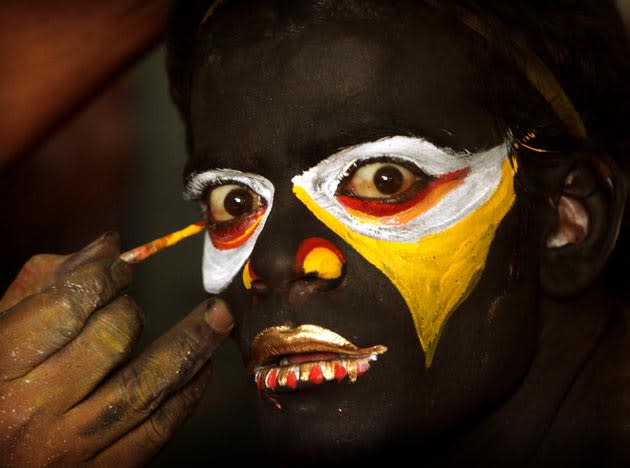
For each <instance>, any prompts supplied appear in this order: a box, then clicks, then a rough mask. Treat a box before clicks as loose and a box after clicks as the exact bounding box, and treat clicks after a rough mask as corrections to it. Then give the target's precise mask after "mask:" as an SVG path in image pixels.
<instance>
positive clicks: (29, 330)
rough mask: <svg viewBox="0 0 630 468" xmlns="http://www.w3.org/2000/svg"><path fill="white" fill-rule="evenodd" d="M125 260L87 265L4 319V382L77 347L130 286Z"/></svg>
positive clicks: (0, 359)
mask: <svg viewBox="0 0 630 468" xmlns="http://www.w3.org/2000/svg"><path fill="white" fill-rule="evenodd" d="M131 279H132V272H131V267H130V265H128V264H127V263H125V262H123V261H122V260H119V259H116V260H113V261H112V260H108V261H100V262H94V263H89V264H85V265H82V266H80V267H78V268H77V269H75V270H73V271H72V272H70V273H69V274H67V275H65V276H62V277H61V278H60V279H59V280H58V281H57V282H55V283H54V284H53V285H52V286H50V287H48V288H47V289H45V290H44V291H43V292H41V293H39V294H34V295H32V296H29V297H27V298H26V299H24V300H22V301H21V302H19V303H18V304H16V305H15V306H13V307H12V308H10V309H8V310H7V311H6V312H4V313H3V314H2V315H1V316H0V333H1V339H0V379H3V380H10V379H13V378H17V377H20V376H21V375H24V374H26V373H27V372H28V371H30V370H31V369H33V368H34V367H35V366H37V365H38V364H39V363H41V362H43V361H44V360H45V359H46V358H48V357H49V356H50V355H52V354H53V353H54V352H56V351H57V350H58V349H60V348H62V347H63V346H65V345H66V344H67V343H69V342H70V341H72V340H73V339H74V338H75V337H76V336H77V335H78V334H79V333H80V332H81V330H82V329H83V326H84V325H85V323H86V321H87V319H88V318H89V317H90V315H91V314H92V312H94V311H95V310H98V309H100V308H101V307H103V306H104V305H106V304H108V303H109V302H111V301H112V299H114V298H115V297H117V296H118V295H119V294H120V293H121V291H122V290H123V289H124V288H125V287H127V286H128V285H129V284H130V283H131Z"/></svg>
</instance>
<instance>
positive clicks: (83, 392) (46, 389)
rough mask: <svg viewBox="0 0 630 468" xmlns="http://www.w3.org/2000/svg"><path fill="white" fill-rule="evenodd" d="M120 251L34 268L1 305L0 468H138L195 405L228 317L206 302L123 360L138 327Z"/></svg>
mask: <svg viewBox="0 0 630 468" xmlns="http://www.w3.org/2000/svg"><path fill="white" fill-rule="evenodd" d="M118 244H119V241H118V236H117V235H116V234H105V235H104V236H102V237H101V238H100V239H98V240H97V241H95V242H93V243H92V244H90V245H89V246H87V247H85V248H84V249H83V250H81V251H80V252H77V253H76V254H73V255H70V256H66V257H63V256H56V255H40V256H36V257H34V258H32V259H31V260H30V261H29V262H27V264H26V265H25V266H24V268H23V269H22V271H21V272H20V274H19V275H18V277H17V279H16V280H15V281H14V282H13V284H12V285H11V286H10V288H9V289H8V290H7V292H6V294H5V295H4V297H3V298H2V299H1V300H0V466H18V467H21V466H29V467H30V466H73V467H74V466H116V467H117V468H119V467H122V466H140V465H143V464H144V463H146V462H147V461H148V460H149V459H150V458H151V457H152V456H153V455H154V454H155V453H156V452H157V451H158V450H159V448H160V447H161V446H162V445H163V444H164V443H165V442H166V441H167V440H168V439H169V438H170V437H171V435H172V434H173V432H174V430H175V429H176V428H177V427H178V426H179V425H180V424H181V423H182V422H183V421H184V419H185V418H186V416H188V415H189V414H190V412H191V411H192V409H193V408H194V406H195V404H196V403H197V402H198V401H199V400H200V399H201V396H202V394H203V391H204V388H205V385H206V383H207V380H208V374H209V370H210V364H209V359H210V356H211V355H212V353H213V351H214V350H215V349H216V348H217V346H218V345H219V344H220V343H221V342H222V341H223V339H224V338H225V337H226V336H227V335H228V334H229V332H230V330H231V328H232V323H233V322H232V317H231V315H230V313H229V312H228V310H227V307H226V306H225V304H224V303H223V302H222V301H221V300H218V299H210V300H208V301H204V302H203V303H202V304H201V305H200V306H198V307H197V308H196V309H195V310H194V311H193V312H192V313H191V314H190V315H188V316H187V317H186V318H184V319H183V320H182V321H181V322H180V323H179V324H177V325H176V326H175V327H174V328H173V329H171V330H170V331H169V332H167V333H166V334H165V335H164V336H162V337H161V338H159V339H158V340H157V341H155V342H154V343H153V344H151V345H150V346H149V347H148V348H147V349H145V350H144V351H142V352H141V353H140V354H139V355H138V356H137V357H135V358H134V359H132V360H129V357H130V354H131V349H132V346H133V345H134V343H135V342H136V341H137V339H138V337H139V335H140V331H141V328H142V321H143V317H142V313H141V311H140V309H139V308H138V307H137V306H136V304H135V303H134V302H133V300H132V299H131V298H130V297H129V296H127V295H126V294H125V290H126V288H127V287H128V286H129V284H130V283H131V281H132V272H131V268H130V266H129V265H128V264H126V263H125V262H122V261H120V260H117V257H118V255H119V253H120V252H119V245H118Z"/></svg>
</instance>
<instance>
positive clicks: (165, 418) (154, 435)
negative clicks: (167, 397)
mask: <svg viewBox="0 0 630 468" xmlns="http://www.w3.org/2000/svg"><path fill="white" fill-rule="evenodd" d="M174 419H175V418H174V417H173V415H172V414H171V411H169V410H168V409H166V408H159V409H158V410H157V411H156V412H155V414H154V415H153V416H151V417H150V418H149V420H148V421H147V424H145V437H146V440H147V441H148V442H149V443H150V444H151V445H162V444H163V443H165V442H166V441H168V440H169V439H170V438H171V437H172V436H173V434H174V432H175V431H174V428H173V423H172V422H173V420H174Z"/></svg>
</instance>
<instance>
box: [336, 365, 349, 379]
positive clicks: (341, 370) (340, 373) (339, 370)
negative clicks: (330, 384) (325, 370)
mask: <svg viewBox="0 0 630 468" xmlns="http://www.w3.org/2000/svg"><path fill="white" fill-rule="evenodd" d="M346 375H348V371H347V370H346V368H345V367H343V366H342V365H341V364H335V379H337V382H341V381H342V380H343V379H345V378H346Z"/></svg>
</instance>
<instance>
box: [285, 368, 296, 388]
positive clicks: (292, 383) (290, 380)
mask: <svg viewBox="0 0 630 468" xmlns="http://www.w3.org/2000/svg"><path fill="white" fill-rule="evenodd" d="M287 385H288V387H289V388H292V389H295V388H297V375H295V372H294V371H289V374H288V375H287Z"/></svg>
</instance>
